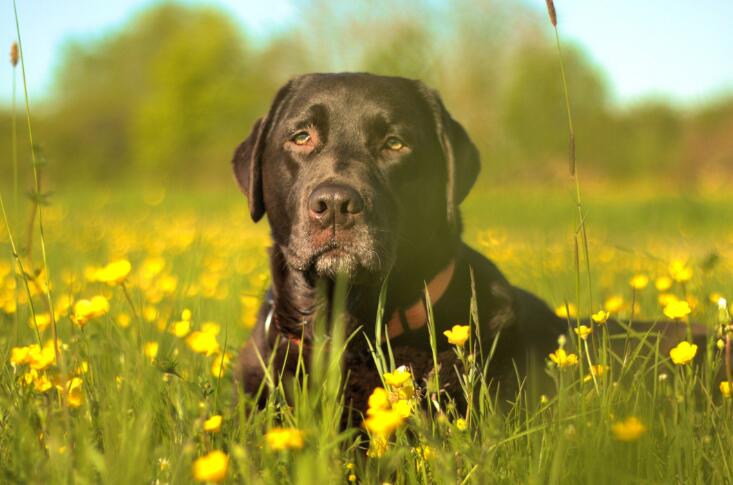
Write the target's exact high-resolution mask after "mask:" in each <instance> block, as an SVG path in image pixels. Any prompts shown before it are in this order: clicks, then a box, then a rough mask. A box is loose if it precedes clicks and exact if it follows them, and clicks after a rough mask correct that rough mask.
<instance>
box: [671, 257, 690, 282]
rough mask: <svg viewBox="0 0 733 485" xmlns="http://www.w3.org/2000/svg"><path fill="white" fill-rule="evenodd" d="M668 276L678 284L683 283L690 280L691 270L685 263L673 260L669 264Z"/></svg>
mask: <svg viewBox="0 0 733 485" xmlns="http://www.w3.org/2000/svg"><path fill="white" fill-rule="evenodd" d="M669 275H670V276H671V277H672V279H673V280H675V281H676V282H678V283H685V282H687V281H690V280H691V279H692V268H691V267H690V266H688V265H687V263H686V262H684V261H682V260H679V259H675V260H674V261H672V262H671V263H669Z"/></svg>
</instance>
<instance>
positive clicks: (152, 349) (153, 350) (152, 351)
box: [143, 342, 159, 362]
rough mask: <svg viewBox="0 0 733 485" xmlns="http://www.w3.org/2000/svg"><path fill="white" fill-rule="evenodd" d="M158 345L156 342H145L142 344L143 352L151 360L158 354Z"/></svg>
mask: <svg viewBox="0 0 733 485" xmlns="http://www.w3.org/2000/svg"><path fill="white" fill-rule="evenodd" d="M158 347H159V345H158V342H145V345H144V346H143V353H144V354H145V357H147V358H148V359H150V361H151V362H152V361H154V360H155V358H156V357H157V356H158Z"/></svg>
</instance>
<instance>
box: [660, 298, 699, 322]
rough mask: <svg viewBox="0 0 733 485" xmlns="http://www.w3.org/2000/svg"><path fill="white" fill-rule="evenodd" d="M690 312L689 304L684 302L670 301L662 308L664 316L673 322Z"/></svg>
mask: <svg viewBox="0 0 733 485" xmlns="http://www.w3.org/2000/svg"><path fill="white" fill-rule="evenodd" d="M691 312H692V309H691V308H690V304H689V303H688V302H687V301H685V300H677V299H675V300H672V301H670V302H668V303H667V305H665V307H664V315H665V316H666V317H667V318H671V319H673V320H681V319H683V318H685V317H687V316H688V315H689V314H690V313H691Z"/></svg>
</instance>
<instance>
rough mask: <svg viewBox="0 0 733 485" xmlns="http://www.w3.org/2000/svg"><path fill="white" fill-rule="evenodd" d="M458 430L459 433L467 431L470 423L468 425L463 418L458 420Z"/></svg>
mask: <svg viewBox="0 0 733 485" xmlns="http://www.w3.org/2000/svg"><path fill="white" fill-rule="evenodd" d="M456 428H458V431H466V429H468V423H466V420H465V419H463V418H458V419H456Z"/></svg>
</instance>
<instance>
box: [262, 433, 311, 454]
mask: <svg viewBox="0 0 733 485" xmlns="http://www.w3.org/2000/svg"><path fill="white" fill-rule="evenodd" d="M265 441H266V442H267V446H268V447H269V448H270V449H271V450H273V451H282V450H290V449H298V450H299V449H301V448H302V447H303V433H302V432H301V431H300V430H299V429H296V428H273V429H271V430H270V431H268V432H267V433H266V434H265Z"/></svg>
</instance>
